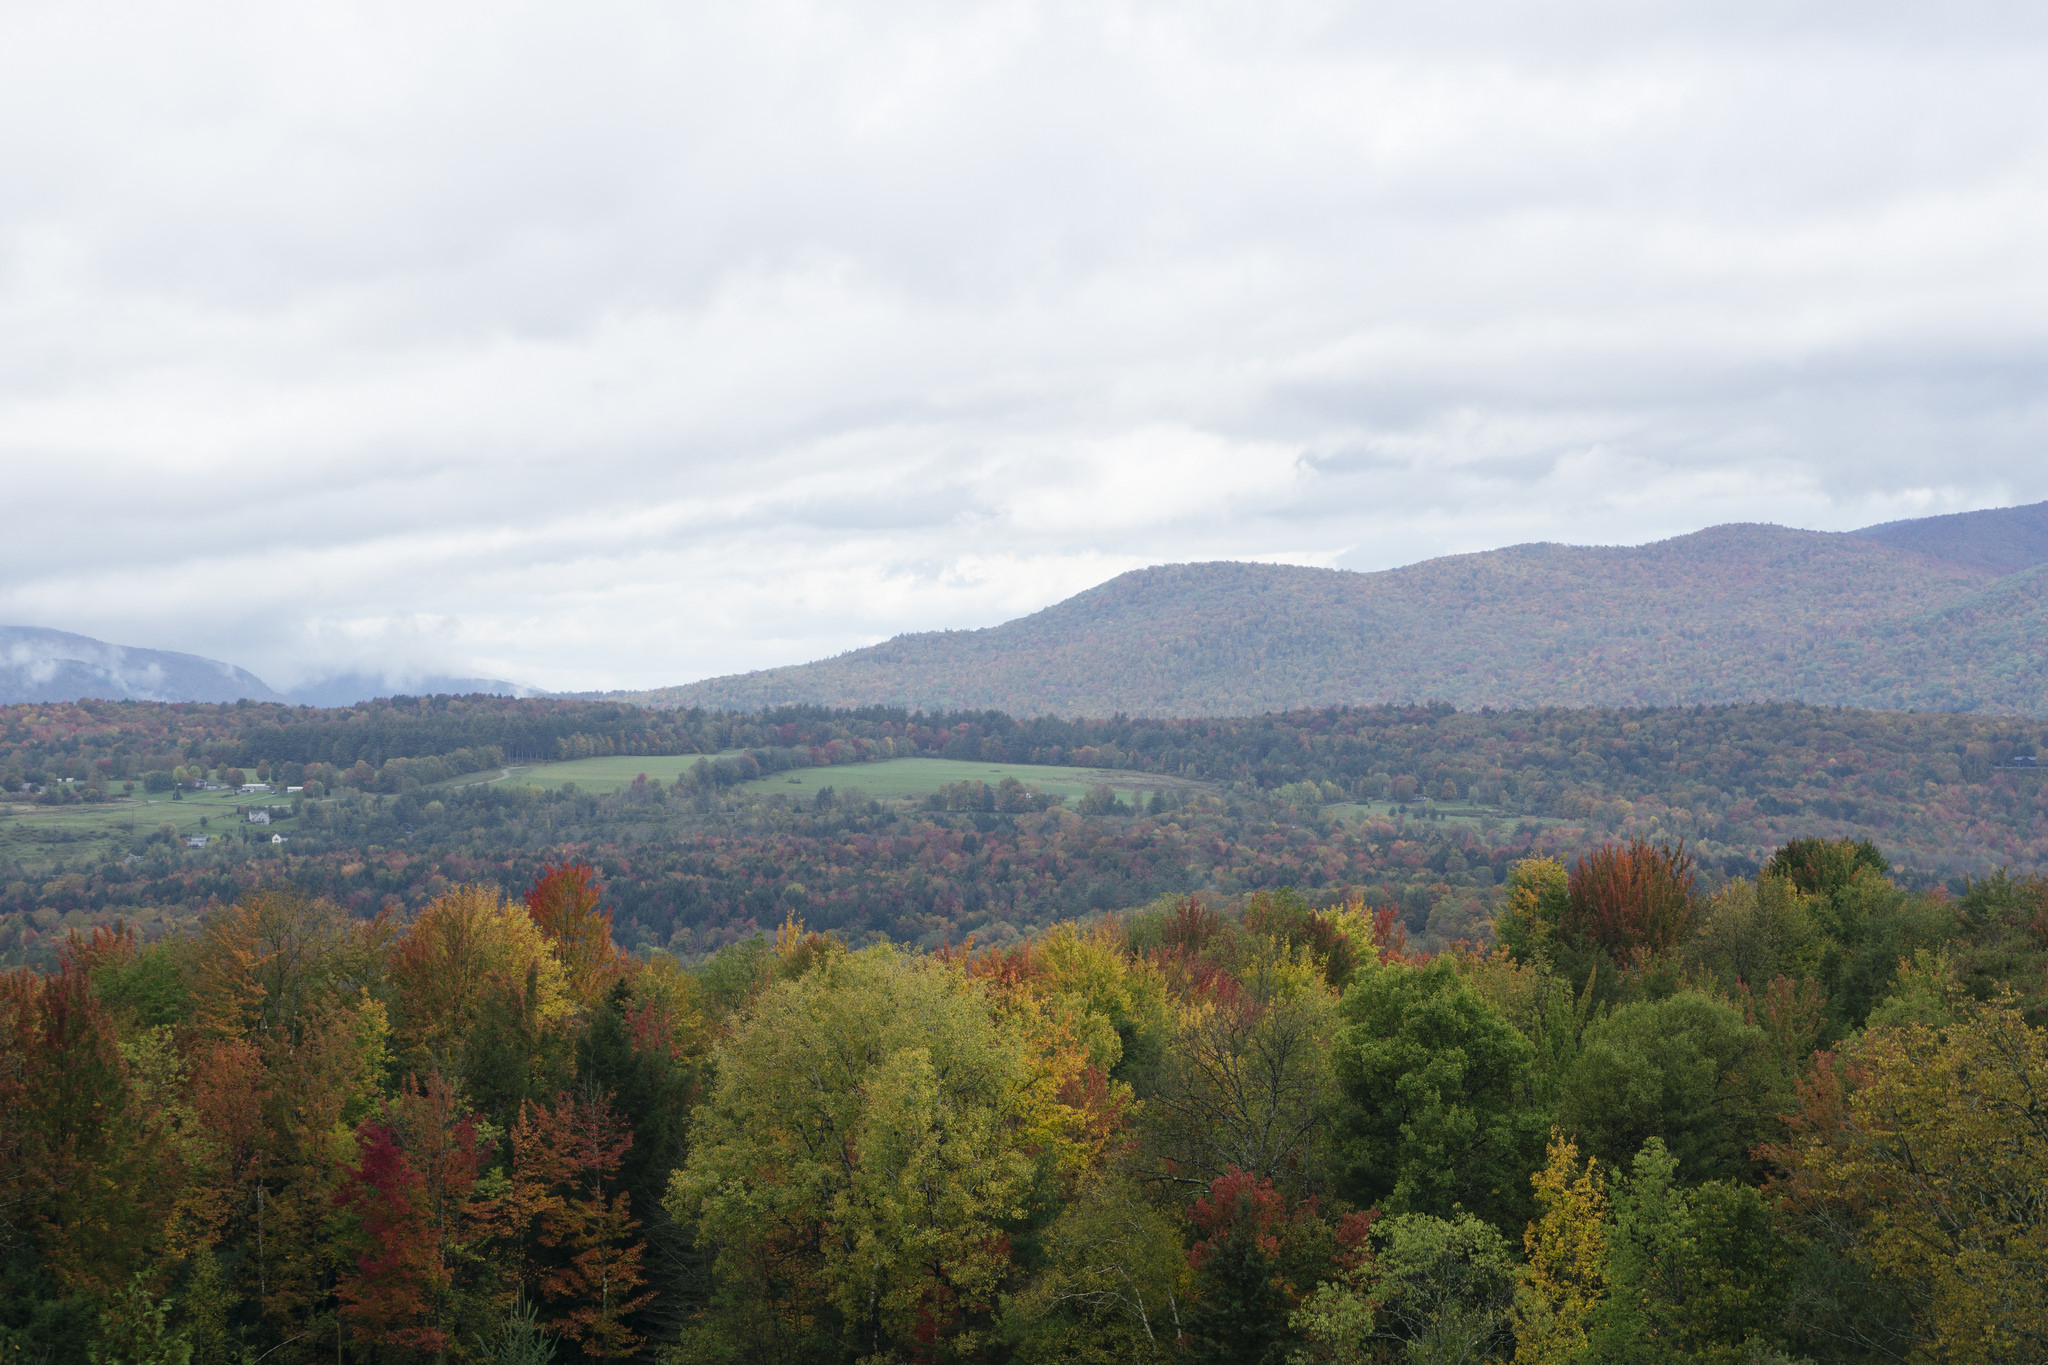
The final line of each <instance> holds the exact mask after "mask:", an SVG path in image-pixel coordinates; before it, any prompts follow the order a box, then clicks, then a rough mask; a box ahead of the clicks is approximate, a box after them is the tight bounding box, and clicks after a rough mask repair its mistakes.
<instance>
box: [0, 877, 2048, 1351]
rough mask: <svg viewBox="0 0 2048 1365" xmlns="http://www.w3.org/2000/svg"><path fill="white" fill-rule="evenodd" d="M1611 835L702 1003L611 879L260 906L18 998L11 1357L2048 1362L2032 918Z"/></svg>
mask: <svg viewBox="0 0 2048 1365" xmlns="http://www.w3.org/2000/svg"><path fill="white" fill-rule="evenodd" d="M1887 867H1888V856H1887V853H1886V852H1885V851H1883V850H1881V849H1879V848H1878V847H1876V846H1874V845H1872V844H1871V843H1869V842H1868V841H1855V842H1852V841H1846V840H1844V841H1825V840H1817V839H1815V840H1804V841H1798V842H1794V843H1791V844H1789V845H1786V846H1784V847H1782V848H1779V849H1776V850H1774V851H1773V853H1772V854H1771V856H1770V858H1769V860H1768V862H1767V863H1766V865H1765V866H1764V867H1763V868H1762V869H1760V871H1759V875H1757V876H1754V877H1739V878H1734V879H1731V880H1728V881H1725V882H1724V883H1723V884H1721V885H1720V886H1719V887H1718V889H1716V890H1714V891H1712V892H1711V893H1709V892H1708V891H1706V890H1705V889H1704V887H1703V886H1702V884H1701V882H1700V880H1699V878H1698V877H1697V875H1696V869H1695V867H1694V865H1693V863H1692V860H1691V858H1690V857H1689V855H1688V854H1687V853H1686V852H1685V850H1684V849H1682V848H1680V847H1678V846H1676V845H1670V844H1649V843H1643V842H1641V841H1626V842H1610V843H1605V844H1602V845H1600V846H1597V847H1593V848H1589V849H1587V850H1586V851H1585V852H1584V853H1583V855H1581V856H1579V857H1577V858H1575V859H1573V860H1572V861H1571V862H1570V863H1569V864H1568V865H1567V864H1565V863H1561V862H1559V861H1557V860H1553V859H1545V858H1533V859H1524V860H1519V861H1517V862H1515V863H1514V864H1512V865H1511V866H1510V867H1509V869H1508V876H1507V885H1506V888H1505V892H1506V894H1505V895H1504V897H1503V898H1502V901H1501V903H1500V905H1499V906H1498V910H1497V914H1496V917H1495V920H1494V930H1493V936H1494V938H1495V939H1496V940H1497V942H1498V945H1499V946H1498V947H1496V948H1494V949H1492V950H1483V949H1479V948H1475V947H1472V946H1470V945H1455V946H1453V947H1451V948H1450V949H1448V950H1446V951H1442V952H1438V953H1435V954H1430V953H1426V952H1419V951H1416V950H1415V949H1414V948H1413V947H1412V946H1411V945H1410V944H1409V943H1408V942H1407V939H1406V936H1405V934H1404V933H1403V931H1402V923H1401V916H1400V912H1399V909H1398V907H1375V906H1374V905H1373V904H1372V903H1371V901H1370V900H1369V898H1367V897H1365V896H1363V895H1359V894H1353V895H1349V896H1347V897H1344V898H1342V899H1341V900H1338V901H1336V902H1333V903H1326V904H1324V905H1321V906H1318V905H1316V904H1314V903H1312V902H1311V901H1310V900H1309V899H1307V898H1305V897H1303V896H1302V895H1300V894H1297V893H1295V892H1293V891H1288V890H1278V891H1260V892H1255V893H1251V894H1248V895H1244V896H1239V897H1231V898H1226V899H1222V900H1218V901H1214V902H1211V903H1204V902H1203V901H1201V900H1197V899H1194V898H1186V897H1182V898H1170V897H1169V898H1163V899H1162V900H1161V901H1160V902H1159V903H1157V904H1155V905H1152V906H1149V907H1146V908H1143V909H1140V910H1136V911H1133V912H1131V913H1129V914H1125V915H1120V916H1116V917H1112V918H1109V919H1106V920H1101V921H1097V922H1095V923H1093V924H1089V925H1057V926H1053V927H1051V928H1049V929H1047V930H1045V931H1044V932H1041V933H1039V934H1037V935H1035V936H1034V937H1033V938H1032V939H1030V940H1029V941H1028V942H1021V943H1015V944H1011V945H1008V946H1005V947H999V948H997V947H992V948H977V947H974V946H972V945H968V946H960V945H955V946H952V947H948V948H946V949H943V950H941V951H937V952H932V953H920V952H916V951H906V950H904V949H902V948H898V947H894V946H891V945H888V944H875V945H872V946H869V947H867V948H864V949H858V950H855V949H853V948H851V947H850V945H848V944H847V943H846V942H845V941H844V940H843V939H841V938H840V937H838V936H836V935H833V934H829V933H819V932H816V931H815V930H812V929H807V928H806V927H805V925H804V923H803V922H802V920H801V918H800V917H799V916H797V915H794V914H792V915H790V916H789V917H788V918H786V919H785V920H784V921H783V922H781V923H780V924H779V925H778V926H777V929H776V932H775V934H774V936H773V937H772V938H770V937H768V936H766V935H756V936H753V937H750V938H748V939H745V940H742V941H740V942H738V943H735V944H733V945H731V946H729V947H727V948H725V949H724V950H722V951H721V952H719V953H717V954H715V955H714V956H712V957H710V958H708V959H706V960H704V961H703V962H702V963H701V964H699V965H698V966H697V967H695V968H694V969H690V968H686V967H684V966H683V965H681V964H679V963H678V962H677V960H676V959H675V958H673V957H671V956H668V955H666V954H654V955H651V956H644V957H643V956H636V955H633V954H628V953H623V952H621V951H620V950H619V949H618V947H617V945H616V944H615V942H614V940H613V938H612V935H611V914H610V911H609V908H608V901H607V897H606V891H605V887H604V886H603V884H602V882H601V880H600V879H599V878H598V877H596V876H595V875H593V873H592V870H591V869H590V868H588V867H584V866H578V865H573V864H571V865H559V864H558V865H551V866H546V867H542V868H540V869H537V871H536V874H535V875H534V877H533V879H532V881H531V882H530V884H529V885H527V886H526V887H525V888H523V889H524V893H525V894H524V897H523V900H522V899H507V898H506V897H505V895H504V893H503V892H502V891H501V890H500V889H498V888H497V887H491V886H474V885H469V886H451V887H449V888H447V889H446V890H445V891H443V892H442V893H441V894H440V895H438V896H436V897H435V898H434V899H433V900H431V901H430V902H428V903H426V904H425V905H423V906H421V907H419V909H418V910H417V911H416V912H413V913H405V912H401V911H398V910H396V909H391V908H387V909H385V910H383V911H381V912H380V913H378V914H376V915H374V916H371V917H368V918H364V917H360V916H356V915H352V914H350V913H349V912H348V911H347V910H345V909H344V908H342V907H341V906H338V905H336V904H335V903H333V902H332V901H329V900H325V899H321V898H317V897H314V896H310V895H307V894H305V893H304V892H302V891H299V890H295V889H293V888H291V887H289V886H286V885H282V884H279V885H275V886H273V887H270V888H268V889H264V890H260V891H254V892H249V893H245V894H243V895H240V896H238V897H237V898H236V899H235V900H234V901H233V902H231V903H224V904H221V905H218V906H215V907H214V908H212V909H211V910H209V911H208V913H207V915H206V916H205V918H204V920H203V921H202V922H201V923H200V925H199V926H198V927H197V930H196V932H193V933H188V934H181V935H178V936H175V937H171V938H166V939H163V940H161V941H159V942H156V943H153V944H141V943H138V942H137V941H136V939H135V937H134V936H133V935H132V934H131V933H129V932H127V931H126V930H125V929H123V928H119V927H109V928H101V929H99V930H96V931H95V932H93V933H92V934H91V935H89V936H87V935H74V936H72V937H71V938H70V939H69V941H68V942H67V943H66V945H65V947H64V949H63V952H62V954H61V955H60V957H59V959H58V961H57V962H56V963H54V964H53V965H52V967H51V969H50V970H48V971H47V972H39V971H36V970H33V969H20V970H15V971H11V972H7V973H4V974H0V1358H5V1359H7V1360H23V1361H36V1362H39V1363H40V1365H102V1363H104V1362H116V1361H119V1362H147V1363H148V1365H246V1363H247V1362H252V1361H258V1360H262V1361H269V1362H278V1363H279V1365H312V1362H317V1361H337V1362H341V1365H372V1363H374V1365H405V1363H406V1362H426V1361H435V1362H442V1363H443V1365H445V1363H447V1362H479V1363H481V1362H490V1363H491V1365H513V1362H517V1363H518V1365H541V1363H542V1362H546V1361H549V1360H550V1359H552V1360H554V1361H557V1362H569V1361H576V1360H625V1359H642V1360H650V1361H662V1362H666V1363H667V1365H698V1363H699V1362H702V1363H704V1365H710V1363H711V1362H761V1365H770V1363H774V1365H788V1363H805V1365H812V1363H814V1365H841V1363H843V1365H855V1362H861V1365H887V1363H889V1362H898V1363H900V1365H912V1363H913V1362H942V1361H943V1362H988V1363H989V1365H1009V1363H1010V1362H1015V1365H1054V1363H1055V1362H1147V1363H1150V1365H1165V1363H1166V1362H1200V1363H1202V1365H1225V1363H1228V1365H1244V1363H1245V1362H1257V1363H1259V1365H1323V1363H1325V1362H1328V1363H1330V1365H1363V1363H1364V1362H1388V1363H1389V1365H1391V1363H1392V1362H1395V1361H1406V1362H1446V1363H1448V1362H1469V1363H1471V1365H1478V1363H1479V1362H1489V1361H1490V1362H1503V1363H1504V1362H1507V1361H1508V1360H1510V1359H1512V1360H1514V1361H1517V1362H1523V1361H1545V1362H1548V1361H1580V1362H1588V1363H1589V1365H1591V1363H1592V1362H1599V1363H1600V1365H1606V1363H1607V1362H1622V1363H1624V1365H1635V1363H1636V1362H1640V1363H1641V1365H1673V1363H1674V1362H1676V1363H1680V1365H1695V1363H1696V1365H1723V1363H1724V1362H1725V1365H1792V1363H1793V1362H1797V1361H1811V1362H1815V1365H1819V1363H1820V1362H1844V1363H1845V1365H1846V1363H1849V1362H1854V1363H1856V1365H1863V1363H1864V1362H1873V1363H1874V1362H1880V1361H1898V1360H1929V1361H1936V1360H1938V1361H1947V1362H1969V1363H1970V1365H1994V1362H1997V1363H2000V1365H2002V1363H2003V1362H2012V1361H2020V1360H2039V1359H2042V1358H2043V1356H2044V1353H2048V1294H2044V1293H2043V1292H2042V1291H2043V1289H2044V1287H2048V1254H2044V1248H2043V1244H2042V1241H2041V1236H2040V1233H2041V1225H2040V1216H2041V1215H2040V1210H2041V1209H2042V1208H2043V1207H2044V1206H2048V1128H2044V1126H2043V1123H2042V1120H2041V1114H2040V1107H2039V1104H2038V1101H2037V1100H2036V1099H2035V1098H2033V1097H2037V1096H2038V1095H2039V1094H2040V1093H2041V1090H2042V1087H2043V1086H2048V1032H2044V1030H2043V1028H2042V1027H2041V1024H2042V1020H2043V1016H2044V1013H2048V989H2044V985H2048V983H2044V980H2043V975H2042V972H2041V964H2042V962H2043V956H2044V950H2048V881H2044V880H2042V879H2040V878H2037V877H2019V878H2015V877H2011V876H2007V875H2004V874H1998V875H1994V876H1992V877H1989V878H1985V879H1982V880H1976V881H1972V882H1971V883H1970V884H1969V885H1968V886H1967V887H1966V888H1965V889H1964V894H1962V895H1961V896H1953V897H1952V896H1949V895H1947V894H1945V893H1944V892H1943V891H1941V890H1940V889H1938V888H1937V889H1935V890H1932V891H1927V892H1913V891H1909V890H1904V889H1901V888H1900V887H1898V886H1897V885H1895V884H1894V882H1893V881H1892V879H1891V878H1890V877H1889V876H1887V873H1886V869H1887Z"/></svg>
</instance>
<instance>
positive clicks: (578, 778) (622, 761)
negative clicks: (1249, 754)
mask: <svg viewBox="0 0 2048 1365" xmlns="http://www.w3.org/2000/svg"><path fill="white" fill-rule="evenodd" d="M717 756H718V757H727V758H729V757H733V755H730V754H725V755H717ZM701 757H703V755H699V754H669V755H663V756H659V757H647V758H633V757H627V758H579V759H574V760H572V761H570V762H567V763H542V764H536V765H534V766H532V767H528V768H515V769H513V770H512V776H511V778H510V779H509V780H511V781H512V782H515V783H518V784H519V785H521V786H528V787H560V786H562V785H563V784H565V783H569V782H573V783H575V784H576V786H577V788H578V789H579V790H582V791H594V792H612V791H618V790H620V789H621V788H623V787H625V786H627V785H628V784H630V783H631V782H632V781H633V779H634V778H636V777H638V776H639V775H640V774H641V773H646V774H647V777H648V780H649V781H659V782H662V783H673V782H674V781H675V780H676V779H677V778H678V777H680V776H681V775H682V774H683V773H685V772H687V771H689V770H690V769H691V768H692V767H694V766H695V765H696V763H697V761H698V760H699V758H701ZM1005 777H1014V778H1016V779H1017V780H1018V781H1019V782H1022V783H1024V784H1025V785H1026V786H1032V787H1037V788H1038V789H1039V790H1040V791H1043V792H1046V793H1047V794H1049V795H1053V796H1058V797H1062V798H1065V799H1072V798H1074V797H1078V796H1081V795H1084V794H1085V793H1086V792H1087V791H1088V790H1089V789H1090V788H1092V787H1096V786H1103V785H1106V786H1109V787H1111V788H1113V789H1114V790H1115V791H1116V792H1117V793H1118V794H1119V795H1121V796H1122V797H1123V798H1124V799H1125V800H1126V801H1128V800H1130V799H1131V796H1132V794H1133V793H1143V794H1144V795H1145V796H1146V797H1150V795H1151V794H1152V793H1153V792H1155V791H1168V790H1180V791H1197V790H1199V791H1207V790H1209V789H1210V788H1209V787H1208V784H1206V783H1200V782H1189V781H1186V780H1185V779H1182V778H1175V777H1161V776H1159V775H1157V774H1155V773H1134V772H1112V771H1108V770H1106V769H1100V768H1064V767H1058V768H1056V767H1045V766H1034V765H1032V764H1027V763H983V762H977V761H970V760H965V759H952V758H892V759H888V760H886V761H884V762H881V763H842V764H836V765H834V766H832V767H829V768H797V769H794V770H792V771H789V772H782V773H771V774H769V775H768V776H766V777H761V778H756V779H755V780H754V781H752V782H746V783H742V784H741V785H740V787H739V788H738V789H739V790H741V791H749V792H756V793H759V794H761V795H764V796H768V795H776V794H781V795H785V796H792V797H815V796H816V795H817V793H818V790H819V788H821V787H831V788H833V789H834V790H835V791H837V792H839V793H840V794H842V795H843V794H845V793H847V792H850V791H859V792H861V793H862V794H864V795H865V796H867V797H869V798H870V799H873V800H897V799H902V798H907V797H922V796H929V795H930V794H931V793H933V792H935V791H937V790H938V789H939V788H941V787H944V786H947V785H949V784H951V783H954V782H967V781H974V780H978V781H982V782H987V783H991V784H993V783H997V782H1001V781H1002V780H1003V779H1004V778H1005ZM462 780H463V781H475V780H477V779H476V778H474V777H470V778H464V779H462Z"/></svg>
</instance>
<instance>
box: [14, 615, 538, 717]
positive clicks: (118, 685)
mask: <svg viewBox="0 0 2048 1365" xmlns="http://www.w3.org/2000/svg"><path fill="white" fill-rule="evenodd" d="M478 692H482V693H489V694H492V695H496V696H511V697H525V696H533V695H535V689H533V688H530V687H522V686H521V685H519V684H517V683H511V682H506V681H505V680H504V679H502V678H458V677H451V676H444V675H441V674H421V675H410V676H408V675H402V674H400V675H393V674H387V673H372V672H364V671H354V672H348V673H335V674H330V675H328V676H326V677H321V678H315V679H312V680H310V681H308V682H305V683H301V684H300V685H299V686H297V687H294V688H291V689H290V690H288V691H284V692H280V691H278V690H276V689H275V688H273V687H271V686H270V685H269V684H268V683H266V682H264V681H263V680H262V679H261V678H259V677H257V676H256V675H255V674H253V673H251V672H249V671H248V670H247V669H245V668H237V667H235V665H233V664H229V663H223V662H221V661H220V660H219V659H208V658H204V657H202V656H200V655H197V654H180V653H178V652H176V651H174V650H165V649H139V648H136V647H134V646H131V645H115V644H108V643H107V642H106V641H104V640H95V639H93V638H91V637H90V636H86V635H73V634H71V633H70V632H68V631H62V630H45V629H42V628H40V627H37V626H0V705H4V704H8V703H13V702H62V701H82V700H85V699H87V698H96V699H100V700H107V701H204V702H232V701H240V700H242V699H243V698H248V699H249V700H252V701H272V702H296V703H298V704H299V705H301V706H353V705H355V704H356V703H357V702H360V701H369V700H371V699H372V698H375V697H390V696H396V695H400V694H403V695H406V696H433V695H435V694H436V693H448V694H450V695H453V696H468V695H471V694H473V693H478Z"/></svg>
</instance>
